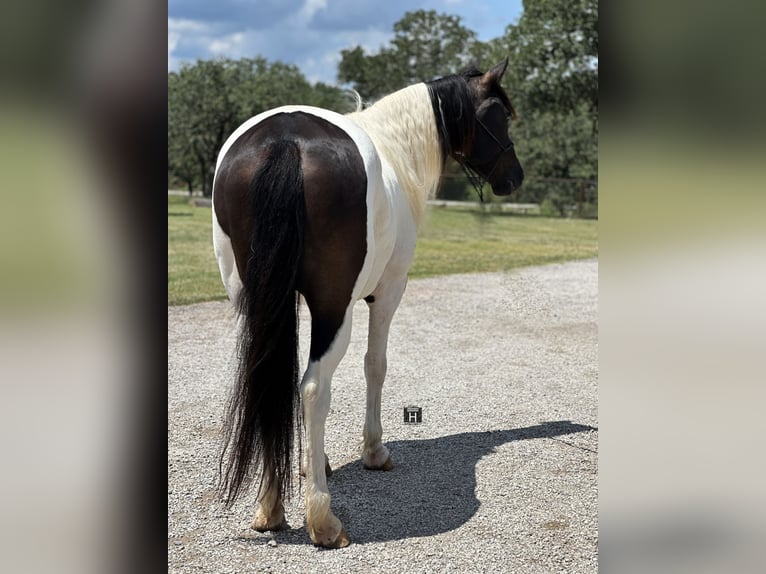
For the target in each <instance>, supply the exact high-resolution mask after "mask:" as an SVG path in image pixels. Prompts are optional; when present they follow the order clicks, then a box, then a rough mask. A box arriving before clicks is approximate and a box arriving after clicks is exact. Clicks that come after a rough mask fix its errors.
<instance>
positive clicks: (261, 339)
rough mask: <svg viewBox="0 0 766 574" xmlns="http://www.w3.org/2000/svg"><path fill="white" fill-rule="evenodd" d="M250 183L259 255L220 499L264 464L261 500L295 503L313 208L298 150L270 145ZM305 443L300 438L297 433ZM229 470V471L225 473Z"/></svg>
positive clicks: (243, 308) (248, 294)
mask: <svg viewBox="0 0 766 574" xmlns="http://www.w3.org/2000/svg"><path fill="white" fill-rule="evenodd" d="M265 156H266V157H265V160H264V161H263V163H262V164H261V166H260V167H259V169H258V171H257V172H256V174H255V175H254V176H253V179H252V181H251V183H250V197H251V201H252V203H251V210H252V236H251V239H250V244H251V245H250V249H251V254H250V258H249V260H248V262H247V268H246V270H245V272H244V281H243V288H242V290H241V292H240V293H241V294H240V297H239V301H238V306H239V313H240V333H239V348H238V356H239V366H238V370H237V376H236V382H235V386H234V389H233V391H232V394H231V396H230V398H229V402H228V405H227V409H226V415H225V422H224V447H223V451H222V453H221V459H220V478H221V480H220V486H219V493H220V494H221V496H222V498H223V499H224V500H225V501H226V503H227V505H230V504H232V503H233V502H234V501H235V500H236V499H237V497H238V496H239V495H240V494H241V493H242V491H243V490H244V489H246V488H247V487H249V486H250V485H251V484H252V482H253V478H254V475H255V469H256V468H257V467H258V463H259V462H261V463H263V473H262V475H261V481H260V482H259V484H258V492H259V493H260V491H261V489H262V488H263V487H264V486H265V485H268V486H267V487H268V488H276V489H277V490H278V493H279V496H280V498H283V497H284V495H285V494H286V495H287V496H288V497H289V496H290V490H291V488H292V467H291V463H290V459H291V454H292V447H293V439H294V436H295V434H296V432H295V430H296V427H297V426H298V424H299V420H298V419H299V418H300V413H299V408H298V407H299V404H298V402H299V393H298V384H299V360H298V326H299V324H298V298H297V294H296V280H297V276H298V270H299V267H300V261H301V256H302V251H303V230H304V225H305V203H304V193H303V171H302V167H301V155H300V149H299V147H298V144H297V143H296V142H294V141H288V140H278V141H275V142H273V143H271V144H269V146H268V148H267V150H266V154H265ZM297 434H298V436H299V440H300V433H297ZM224 466H225V469H224Z"/></svg>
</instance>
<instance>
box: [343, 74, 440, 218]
mask: <svg viewBox="0 0 766 574" xmlns="http://www.w3.org/2000/svg"><path fill="white" fill-rule="evenodd" d="M348 115H349V117H350V118H351V119H352V120H353V121H354V122H356V123H357V124H358V125H359V126H361V127H362V129H364V130H365V131H366V132H367V134H368V135H369V136H370V139H372V141H373V143H374V144H375V147H376V148H377V150H378V153H379V154H380V156H381V158H382V159H383V161H385V162H388V163H389V165H390V166H391V167H392V168H393V170H394V173H395V174H396V177H397V179H398V180H399V184H400V185H401V186H402V188H403V189H404V191H405V193H406V194H407V198H408V199H409V202H410V207H411V208H412V215H413V218H414V219H415V222H416V223H417V224H419V223H420V220H421V218H422V216H423V212H424V211H425V206H426V201H427V200H428V199H429V198H431V197H433V195H434V194H435V193H436V188H437V187H438V185H439V178H440V177H441V173H442V167H443V161H442V151H441V145H440V143H439V133H438V131H437V129H436V120H435V119H434V112H433V108H432V106H431V98H430V96H429V93H428V88H427V87H426V85H425V84H415V85H412V86H409V87H407V88H404V89H403V90H399V91H398V92H394V93H393V94H390V95H388V96H386V97H385V98H383V99H381V100H380V101H378V102H376V103H375V104H374V105H372V106H371V107H369V108H367V109H366V110H364V111H357V112H353V113H351V114H348Z"/></svg>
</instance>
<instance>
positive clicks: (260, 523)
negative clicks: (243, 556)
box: [250, 511, 289, 532]
mask: <svg viewBox="0 0 766 574" xmlns="http://www.w3.org/2000/svg"><path fill="white" fill-rule="evenodd" d="M281 514H282V516H281V517H278V518H276V519H275V518H272V520H271V521H269V519H268V518H267V517H266V516H264V515H263V514H261V513H260V512H257V513H256V514H255V519H254V520H253V523H252V524H251V525H250V528H252V529H253V530H257V531H258V532H267V531H269V530H287V529H288V528H289V526H288V525H287V520H286V519H285V513H284V511H283V512H281Z"/></svg>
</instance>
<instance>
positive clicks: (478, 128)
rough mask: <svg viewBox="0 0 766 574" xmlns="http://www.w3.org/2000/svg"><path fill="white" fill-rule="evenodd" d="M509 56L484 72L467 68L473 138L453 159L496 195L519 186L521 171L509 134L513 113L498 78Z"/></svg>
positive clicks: (466, 75) (514, 114)
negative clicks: (474, 113)
mask: <svg viewBox="0 0 766 574" xmlns="http://www.w3.org/2000/svg"><path fill="white" fill-rule="evenodd" d="M507 66H508V58H506V59H505V60H504V61H503V62H501V63H499V64H498V65H497V66H495V67H494V68H492V69H491V70H489V71H488V72H486V73H481V72H479V71H477V70H470V71H468V72H465V73H464V74H463V75H464V77H465V78H466V80H467V82H468V86H469V90H470V92H471V96H472V98H473V100H474V106H475V108H474V109H475V110H476V117H475V125H474V126H473V130H472V131H473V137H472V138H471V140H470V142H468V145H467V146H466V147H467V149H463V150H458V151H457V152H456V154H455V155H454V157H455V159H456V160H457V161H458V162H459V163H461V164H463V165H464V166H466V167H468V168H469V169H471V170H472V171H474V172H476V173H477V174H478V175H479V176H481V178H482V179H484V180H485V181H488V182H489V184H490V185H491V186H492V191H493V192H494V194H495V195H509V194H510V193H511V192H513V191H514V190H516V189H518V188H519V187H521V184H522V182H523V181H524V170H523V169H522V168H521V164H520V163H519V159H518V158H517V157H516V152H515V151H514V148H513V142H512V141H511V138H510V136H509V135H508V123H509V120H510V119H515V118H516V112H515V111H514V109H513V106H512V105H511V101H510V100H509V99H508V96H507V94H506V93H505V90H503V88H502V87H501V86H500V80H501V78H502V77H503V74H504V73H505V69H506V67H507Z"/></svg>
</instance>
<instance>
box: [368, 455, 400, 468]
mask: <svg viewBox="0 0 766 574" xmlns="http://www.w3.org/2000/svg"><path fill="white" fill-rule="evenodd" d="M364 468H366V469H367V470H391V469H392V468H394V461H393V460H391V457H390V456H389V457H388V458H387V459H386V462H384V463H383V464H382V465H380V466H367V465H366V464H365V465H364Z"/></svg>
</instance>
